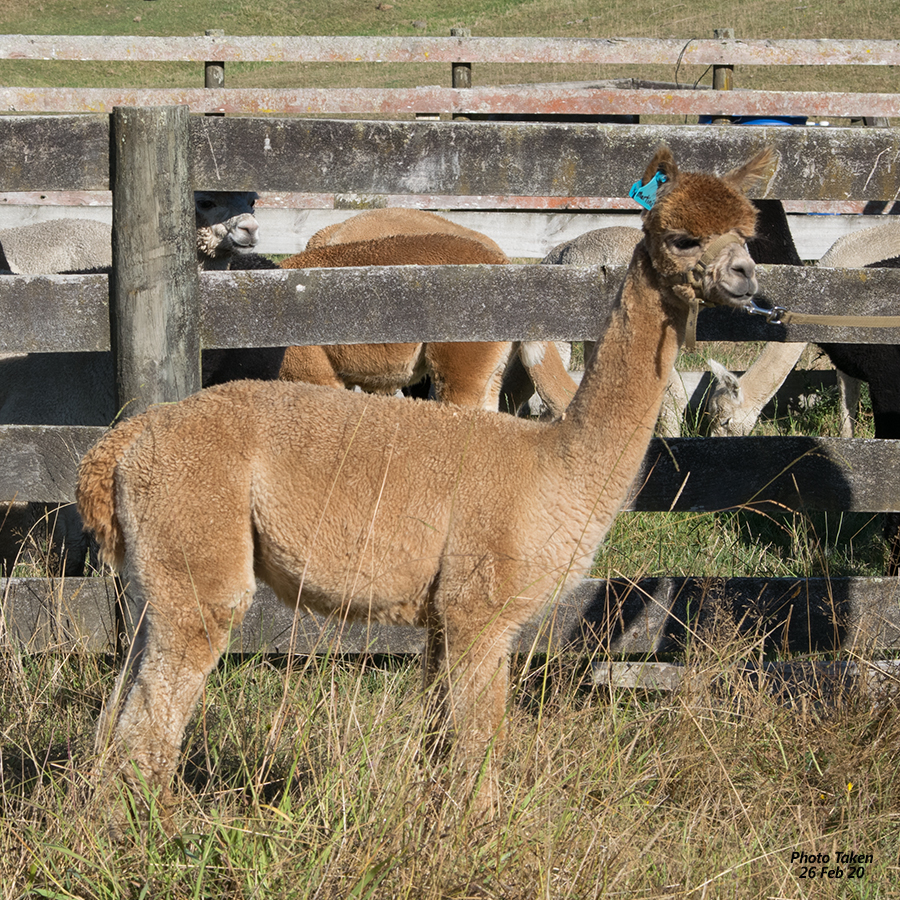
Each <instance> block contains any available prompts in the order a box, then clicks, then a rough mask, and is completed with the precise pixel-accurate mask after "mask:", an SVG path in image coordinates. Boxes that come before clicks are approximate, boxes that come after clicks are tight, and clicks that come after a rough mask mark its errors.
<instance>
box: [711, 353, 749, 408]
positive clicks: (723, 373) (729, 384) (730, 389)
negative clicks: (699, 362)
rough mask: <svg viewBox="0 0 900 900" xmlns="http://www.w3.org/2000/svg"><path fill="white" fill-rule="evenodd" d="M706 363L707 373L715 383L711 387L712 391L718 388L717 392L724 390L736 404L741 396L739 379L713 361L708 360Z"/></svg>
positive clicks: (720, 364)
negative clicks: (707, 366) (708, 372)
mask: <svg viewBox="0 0 900 900" xmlns="http://www.w3.org/2000/svg"><path fill="white" fill-rule="evenodd" d="M706 362H707V364H708V365H709V371H710V374H711V375H712V377H713V381H714V382H716V384H715V385H713V389H716V388H718V389H719V390H724V392H725V393H726V394H728V396H729V397H731V398H732V399H733V400H734V401H736V402H738V401H739V400H740V394H741V380H740V378H738V377H737V375H735V374H734V372H731V371H729V370H728V369H726V368H725V366H723V365H722V363H720V362H718V361H717V360H715V359H708V360H707V361H706Z"/></svg>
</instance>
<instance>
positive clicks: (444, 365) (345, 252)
mask: <svg viewBox="0 0 900 900" xmlns="http://www.w3.org/2000/svg"><path fill="white" fill-rule="evenodd" d="M388 212H393V211H391V210H374V211H373V212H372V213H369V214H366V215H365V216H360V217H358V218H359V219H364V220H365V224H366V225H367V230H368V232H369V233H372V234H377V233H378V228H379V224H380V223H381V222H382V221H384V222H386V223H387V225H388V226H389V227H390V228H391V229H394V230H395V229H396V228H398V227H399V226H400V224H402V221H403V220H404V219H405V218H407V217H408V215H407V214H409V213H412V212H419V211H418V210H406V209H404V210H398V211H397V212H400V213H403V214H404V215H403V216H391V217H387V216H379V215H375V214H376V213H378V214H381V213H388ZM412 218H413V220H414V225H413V226H411V227H415V224H416V223H418V222H419V220H418V219H417V218H416V217H412ZM354 221H355V220H353V219H351V220H350V222H351V223H352V222H354ZM427 221H428V223H430V224H431V226H432V227H441V225H440V223H441V221H445V222H446V220H441V219H440V217H439V216H433V215H431V216H429V218H428V220H427ZM454 228H456V226H454ZM386 230H387V227H386ZM359 231H360V229H354V230H353V232H352V233H353V234H356V233H359ZM465 231H466V234H465V235H460V234H457V233H454V232H453V231H447V232H439V233H427V234H426V233H413V234H391V235H388V236H381V237H377V238H374V239H371V240H364V241H352V242H346V243H340V242H337V238H338V237H340V233H338V234H336V235H335V234H332V236H331V240H332V241H334V242H333V243H323V242H322V241H321V240H317V241H316V242H315V243H316V244H317V246H315V247H313V248H312V249H307V250H305V251H303V253H300V254H297V255H296V256H293V257H291V258H290V259H287V260H285V261H284V262H283V263H282V266H284V267H285V268H310V267H321V266H361V265H379V266H382V265H441V264H478V263H480V264H488V265H502V264H504V263H507V262H508V259H507V257H506V255H505V254H504V253H503V251H502V250H500V249H499V248H496V245H495V244H494V242H493V241H491V240H490V239H489V238H485V237H484V235H479V233H478V232H474V231H471V230H470V229H465ZM320 234H321V233H320ZM469 235H477V237H470V236H469ZM495 248H496V249H495ZM511 358H516V359H521V360H523V361H524V365H525V366H526V367H527V369H528V371H529V373H531V375H532V377H533V378H534V379H535V380H536V382H537V384H538V389H539V391H540V392H541V394H542V396H543V397H544V398H545V400H546V402H547V404H548V406H550V407H551V409H552V410H553V411H554V413H556V414H559V413H561V412H562V411H563V410H564V409H565V407H566V406H567V405H568V402H569V400H570V399H571V397H572V396H573V394H574V393H575V388H576V385H575V382H574V381H573V380H572V378H571V377H570V376H569V374H568V373H567V372H566V370H565V366H564V365H563V363H562V360H561V359H560V358H559V356H558V354H557V353H556V348H555V346H553V345H552V344H548V343H547V342H543V341H539V342H524V343H520V342H515V343H511V342H508V341H503V342H492V343H487V342H479V343H465V342H459V343H430V344H424V343H409V344H348V345H332V346H324V347H315V346H305V347H289V348H288V349H287V351H286V352H285V355H284V364H283V366H282V370H281V377H282V378H283V379H284V380H287V381H306V382H311V383H314V384H328V385H330V386H332V387H355V386H358V387H360V388H362V389H363V390H366V391H375V392H382V393H394V392H395V391H397V390H399V389H401V388H406V387H408V386H410V385H412V384H415V383H416V382H418V381H420V380H421V379H422V378H423V377H424V376H425V375H428V376H430V377H431V378H432V380H433V382H434V390H435V394H436V397H437V399H438V400H441V401H444V402H449V403H456V404H459V405H462V406H479V407H482V408H484V409H492V410H496V409H497V408H498V405H499V390H500V379H501V377H502V374H503V371H504V370H505V369H506V368H507V367H508V366H509V363H510V360H511Z"/></svg>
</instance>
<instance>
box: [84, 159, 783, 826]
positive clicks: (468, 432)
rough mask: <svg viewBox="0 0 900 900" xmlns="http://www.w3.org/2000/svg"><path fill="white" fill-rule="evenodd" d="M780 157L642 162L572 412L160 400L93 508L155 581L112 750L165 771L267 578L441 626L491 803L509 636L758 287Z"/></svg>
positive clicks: (296, 599) (119, 703)
mask: <svg viewBox="0 0 900 900" xmlns="http://www.w3.org/2000/svg"><path fill="white" fill-rule="evenodd" d="M772 160H773V158H772V154H771V152H770V151H767V150H766V151H763V152H761V153H759V154H757V155H756V156H755V157H754V158H753V159H751V160H750V161H749V162H747V163H746V164H745V165H744V166H742V167H741V168H739V169H737V170H735V171H734V172H732V173H730V174H729V175H726V176H724V177H722V178H717V177H714V176H712V175H706V174H700V173H690V172H680V171H679V169H678V166H677V165H676V163H675V160H674V159H673V157H672V155H671V153H670V152H669V151H668V149H667V148H661V149H660V150H659V151H658V152H657V153H656V155H655V156H654V158H653V159H652V161H651V162H650V164H649V165H648V167H647V169H646V172H645V174H644V178H643V181H644V183H645V184H646V183H650V182H651V181H654V180H656V176H657V175H659V177H661V178H664V179H665V181H664V183H663V184H662V186H661V187H660V189H659V196H658V199H657V201H656V205H655V206H654V207H653V208H652V209H651V210H650V212H648V213H647V215H646V217H645V222H644V230H645V237H644V240H643V241H642V242H641V243H640V244H639V245H638V246H637V248H636V249H635V252H634V256H633V258H632V261H631V264H630V266H629V270H628V274H627V276H626V279H625V282H624V285H623V288H622V290H621V293H620V296H619V299H618V301H617V303H616V305H615V307H614V309H613V311H612V312H611V314H610V315H609V317H608V319H607V321H606V323H605V325H604V326H603V328H602V329H601V328H598V331H601V330H602V331H603V334H602V337H601V338H600V341H599V343H598V347H597V351H596V353H595V354H594V356H593V358H592V360H591V361H590V363H589V365H588V368H587V371H586V372H585V376H584V379H583V381H582V383H581V386H580V387H579V389H578V392H577V394H576V395H575V398H574V399H573V401H572V403H571V404H570V406H569V409H568V410H567V412H566V414H565V415H564V416H562V417H561V418H559V419H556V420H554V421H552V422H547V423H537V422H531V421H525V420H521V419H516V418H514V417H512V416H499V415H496V414H490V413H486V412H484V411H481V410H472V409H460V408H458V407H452V406H447V405H441V404H435V403H426V402H410V401H408V400H402V399H395V398H385V397H377V396H366V395H360V394H354V393H351V392H349V391H335V390H331V389H328V388H323V387H317V386H310V385H302V384H288V383H284V382H273V383H262V382H249V381H248V382H235V383H232V384H228V385H223V386H219V387H215V388H211V389H208V390H205V391H201V392H200V393H198V394H196V395H194V396H192V397H190V398H188V399H186V400H184V401H182V402H180V403H176V404H170V405H164V406H159V407H156V408H153V409H151V410H150V411H149V412H147V413H145V414H144V415H141V416H137V417H135V418H133V419H131V420H128V421H126V422H125V423H123V424H122V425H120V426H118V427H117V428H115V429H114V430H113V431H111V432H110V433H109V435H108V436H106V437H105V438H104V439H103V440H101V441H100V442H99V443H98V444H97V445H96V446H95V447H94V448H93V449H92V450H91V451H89V453H88V454H87V455H86V456H85V458H84V460H83V462H82V464H81V467H80V470H79V477H78V488H77V497H78V504H79V508H80V510H81V513H82V515H83V516H84V519H85V522H86V523H87V525H88V527H90V528H91V529H92V530H93V531H94V533H95V534H96V535H97V538H98V540H99V542H100V545H101V548H102V552H103V554H104V555H105V557H106V558H107V559H108V560H109V561H110V562H112V563H113V564H114V565H116V566H117V567H118V568H120V569H124V572H125V574H126V576H127V578H128V580H129V581H130V583H131V585H132V588H133V590H135V591H136V592H137V594H138V595H139V596H140V597H141V598H142V600H143V602H144V604H145V606H144V609H143V614H142V617H141V624H140V627H139V629H138V632H137V635H136V638H135V641H134V646H133V648H132V651H131V653H130V655H129V657H128V660H127V662H126V665H125V666H124V668H123V670H122V673H121V674H120V676H119V680H118V682H117V685H116V688H115V690H114V691H113V694H112V696H111V697H110V699H109V700H108V702H107V704H106V706H105V708H104V711H103V714H102V716H101V720H100V723H99V726H98V736H97V742H98V752H99V753H100V754H101V756H100V760H101V765H102V766H103V771H104V773H105V774H107V775H116V774H121V775H122V776H123V777H124V778H125V779H126V780H127V781H129V782H132V783H135V782H137V781H139V779H144V780H145V781H146V782H147V784H149V785H150V786H151V787H152V788H157V789H161V790H162V791H163V792H165V791H167V789H168V784H169V781H170V779H171V776H172V774H173V772H174V770H175V767H176V765H177V761H178V757H179V753H180V746H181V741H182V737H183V734H184V730H185V726H186V724H187V722H188V720H189V718H190V716H191V713H192V711H193V708H194V706H195V703H196V701H197V698H198V697H199V695H200V692H201V690H202V688H203V684H204V680H205V678H206V676H207V674H208V673H209V671H210V670H211V669H212V667H213V666H214V665H215V664H216V661H217V660H218V658H219V656H220V654H221V653H222V652H223V651H224V649H225V648H226V646H227V643H228V636H229V632H230V630H231V628H232V627H234V626H236V625H238V624H239V623H240V621H241V618H242V616H243V615H244V613H245V612H246V610H247V608H248V607H249V605H250V603H251V600H252V597H253V593H254V589H255V587H256V583H257V580H260V579H261V580H262V581H265V582H266V583H267V584H269V585H270V586H271V587H272V589H273V590H274V591H275V592H276V594H277V595H278V596H279V597H280V598H281V599H282V600H283V601H284V602H285V603H287V604H289V605H291V606H294V605H298V604H299V605H300V606H301V607H303V608H306V609H310V610H314V611H318V612H320V613H324V614H332V615H336V616H339V617H341V618H342V619H343V618H349V619H367V620H370V621H377V622H383V623H397V624H401V623H402V624H407V625H420V626H423V627H424V628H425V629H426V631H427V638H426V650H425V655H424V660H423V670H424V680H425V684H426V686H434V687H435V688H436V693H437V696H439V697H440V698H441V708H442V710H443V715H444V719H445V721H446V722H447V723H449V724H450V725H451V726H452V728H453V730H454V731H455V733H456V736H457V740H456V756H455V758H454V761H455V764H456V765H458V767H459V769H460V773H459V780H458V781H454V782H453V784H452V785H451V789H452V790H453V791H455V792H456V793H457V796H458V797H459V799H460V800H466V799H467V798H469V799H470V800H471V801H472V803H473V804H474V807H475V808H476V809H477V810H478V811H479V812H480V813H482V814H486V813H488V812H490V811H491V810H493V809H495V808H496V804H497V802H498V800H499V792H498V789H499V785H498V783H497V780H496V774H495V770H494V768H493V767H492V766H491V763H490V758H491V756H488V757H486V754H487V753H488V751H489V749H490V748H491V746H492V745H493V743H494V742H498V743H499V744H502V734H503V721H504V710H505V704H506V687H507V654H508V651H509V648H510V645H511V642H512V641H513V639H514V638H515V636H516V634H517V632H518V630H519V628H520V627H521V626H522V625H523V624H524V623H526V622H527V621H528V620H530V619H532V618H533V617H534V616H535V615H536V614H537V613H539V612H540V611H541V610H542V609H543V608H544V607H545V606H546V604H547V603H548V602H549V601H551V600H552V599H553V598H554V597H555V596H557V595H558V592H560V591H561V590H563V589H564V588H565V587H568V586H570V585H573V584H574V583H576V582H577V581H578V580H580V579H581V578H582V577H583V576H584V575H585V573H586V572H587V571H588V569H589V567H590V565H591V563H592V561H593V558H594V553H595V552H596V548H597V547H598V545H599V544H600V542H601V541H602V540H603V537H604V536H605V534H606V532H607V530H608V528H609V526H610V524H611V523H612V521H613V519H614V518H615V515H616V513H617V512H618V510H619V508H620V507H621V505H622V503H623V501H624V499H625V497H626V496H627V494H628V492H629V490H630V489H631V486H632V482H633V480H634V477H635V475H636V473H637V472H638V470H639V467H640V464H641V461H642V459H643V457H644V454H645V452H646V449H647V445H648V442H649V440H650V437H651V435H652V433H653V427H654V425H655V423H656V419H657V416H658V414H659V409H660V404H661V403H662V398H663V394H664V392H665V388H666V383H667V380H668V377H669V373H670V372H671V370H672V367H673V365H674V362H675V357H676V354H677V352H678V348H679V345H680V343H681V341H682V340H683V338H684V332H685V326H686V321H687V317H688V310H689V307H690V306H691V305H692V304H693V303H696V302H698V299H700V300H702V301H703V302H704V303H707V304H711V305H728V306H732V307H742V306H743V305H745V304H746V303H747V301H748V299H749V298H750V297H751V296H752V294H753V293H754V292H755V291H756V289H757V283H756V278H755V274H754V265H753V261H752V260H751V258H750V256H749V254H748V252H747V249H746V245H745V241H746V240H747V239H748V238H749V237H750V236H751V235H752V234H753V229H754V225H755V218H756V217H755V211H754V209H753V206H752V205H751V204H750V203H749V201H748V200H747V199H746V197H745V196H744V195H743V193H742V190H743V189H745V188H746V187H748V186H749V185H750V184H751V183H753V182H755V181H756V180H757V179H758V178H760V177H762V176H763V175H764V174H765V173H766V171H767V169H768V167H769V166H770V165H771V164H772ZM711 245H712V247H711ZM705 251H708V252H707V257H709V256H712V257H714V258H712V259H711V260H708V262H709V264H708V265H701V256H703V255H704V252H705ZM491 755H493V754H491ZM486 760H487V761H486ZM482 765H485V766H487V769H486V776H485V778H484V779H483V781H482V784H481V787H480V788H479V790H478V791H474V786H475V785H476V783H477V776H478V773H479V771H480V769H481V766H482ZM135 772H137V773H139V776H138V775H135Z"/></svg>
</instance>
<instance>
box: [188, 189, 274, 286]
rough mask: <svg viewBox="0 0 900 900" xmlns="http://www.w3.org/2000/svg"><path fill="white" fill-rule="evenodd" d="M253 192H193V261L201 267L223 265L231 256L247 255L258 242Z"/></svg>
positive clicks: (254, 194) (256, 195)
mask: <svg viewBox="0 0 900 900" xmlns="http://www.w3.org/2000/svg"><path fill="white" fill-rule="evenodd" d="M257 199H258V194H256V193H255V192H253V191H195V192H194V213H195V218H196V221H197V259H198V261H199V262H200V263H201V265H202V267H203V268H213V269H215V268H220V266H217V265H216V264H215V262H221V263H223V264H224V265H225V266H227V264H228V262H229V261H230V259H231V257H232V255H234V254H239V253H248V252H249V251H250V250H252V249H253V247H255V246H256V244H257V242H258V241H259V223H258V222H257V221H256V217H255V215H254V211H255V206H256V201H257Z"/></svg>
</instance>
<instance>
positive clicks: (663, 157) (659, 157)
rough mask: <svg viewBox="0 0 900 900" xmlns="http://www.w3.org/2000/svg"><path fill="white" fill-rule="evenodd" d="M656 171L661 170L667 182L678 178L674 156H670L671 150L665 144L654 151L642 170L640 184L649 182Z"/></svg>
mask: <svg viewBox="0 0 900 900" xmlns="http://www.w3.org/2000/svg"><path fill="white" fill-rule="evenodd" d="M657 172H662V174H663V175H665V176H666V181H667V182H672V181H675V179H676V178H678V165H677V164H676V162H675V157H674V156H672V151H671V150H670V149H669V148H668V147H667V146H666V145H665V144H662V145H661V146H660V147H659V149H658V150H657V151H656V153H654V154H653V159H651V160H650V163H649V164H648V166H647V168H646V169H645V170H644V177H643V178H642V179H641V184H649V183H650V182H651V181H652V180H653V177H654V175H656V173H657Z"/></svg>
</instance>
